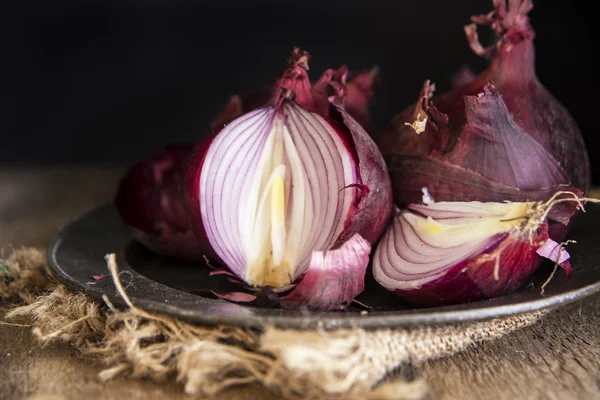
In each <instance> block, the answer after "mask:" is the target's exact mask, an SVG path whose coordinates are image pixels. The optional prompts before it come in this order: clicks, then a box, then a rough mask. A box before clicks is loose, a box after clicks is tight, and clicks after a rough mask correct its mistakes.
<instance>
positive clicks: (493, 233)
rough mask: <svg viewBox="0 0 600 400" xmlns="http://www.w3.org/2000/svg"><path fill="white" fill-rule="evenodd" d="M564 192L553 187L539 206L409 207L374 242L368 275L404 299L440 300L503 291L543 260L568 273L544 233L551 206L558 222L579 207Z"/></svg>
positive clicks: (455, 204) (468, 298)
mask: <svg viewBox="0 0 600 400" xmlns="http://www.w3.org/2000/svg"><path fill="white" fill-rule="evenodd" d="M564 196H568V195H567V194H566V193H561V192H557V193H556V194H555V196H553V197H552V198H551V200H549V201H547V202H543V203H542V202H517V203H510V202H503V203H494V202H487V203H482V202H477V201H471V202H445V201H443V202H438V203H431V204H426V205H425V204H411V205H410V206H409V207H408V208H407V209H405V210H404V211H402V212H401V213H400V214H399V215H398V216H397V217H396V218H395V219H394V220H393V222H392V224H391V226H390V228H388V230H387V231H386V232H385V234H384V235H383V237H382V239H381V241H380V242H379V245H378V247H377V249H376V251H375V256H374V260H373V274H374V276H375V279H376V280H377V281H378V282H379V283H380V284H381V285H382V286H384V287H385V288H386V289H388V290H391V291H394V292H395V293H396V294H398V295H400V296H401V297H403V298H405V299H407V300H408V301H411V302H413V303H416V304H420V305H439V304H445V303H459V302H465V301H473V300H479V299H484V298H490V297H496V296H499V295H502V294H506V293H510V292H512V291H514V290H516V289H517V288H519V287H520V286H521V285H522V284H523V283H525V282H527V280H528V279H529V278H530V277H531V275H532V274H533V272H534V271H535V270H536V269H537V268H538V266H539V264H540V262H541V260H542V258H543V257H546V258H550V259H553V260H555V261H557V262H558V263H559V264H560V265H561V266H563V268H565V269H566V270H567V272H568V273H570V264H568V256H566V255H565V253H566V251H564V249H562V250H561V251H560V252H559V251H558V250H557V246H556V243H555V242H554V241H552V240H551V239H550V238H549V236H548V218H553V217H554V215H556V214H551V210H552V208H553V207H554V206H555V205H558V204H562V205H563V206H566V208H564V209H563V210H562V212H561V213H560V214H558V215H559V216H560V218H559V219H560V220H563V221H564V219H563V216H565V215H568V216H572V215H573V213H574V212H575V211H576V209H577V207H578V205H579V203H578V198H577V195H575V194H573V196H574V197H564ZM571 200H573V201H571ZM566 221H567V222H568V219H567V220H566Z"/></svg>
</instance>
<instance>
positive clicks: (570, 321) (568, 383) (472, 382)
mask: <svg viewBox="0 0 600 400" xmlns="http://www.w3.org/2000/svg"><path fill="white" fill-rule="evenodd" d="M123 171H124V168H122V167H117V166H94V167H91V166H69V167H52V168H18V169H17V168H15V169H6V168H5V169H3V170H1V171H0V247H6V246H9V245H12V246H14V247H21V246H38V247H45V246H47V245H48V243H49V241H50V239H51V238H52V236H53V235H54V233H55V232H56V230H57V229H58V228H59V227H60V226H61V225H63V224H64V223H66V222H67V221H68V220H69V219H71V218H73V217H75V216H77V215H79V214H81V213H82V212H84V211H86V210H88V209H89V208H91V207H93V206H95V205H97V204H100V203H102V202H104V201H108V200H110V199H111V198H112V196H113V194H114V188H115V186H116V182H117V181H118V179H119V177H120V175H121V174H122V173H123ZM599 262H600V260H599ZM575 268H576V266H575ZM599 307H600V297H599V296H594V297H592V298H589V299H587V300H585V301H583V302H579V303H576V304H574V305H572V306H569V307H567V308H564V309H562V310H559V311H557V312H554V313H552V314H550V315H548V316H547V317H545V318H544V319H543V320H542V321H541V322H540V323H538V324H536V325H534V326H531V327H528V328H524V329H522V330H521V331H518V332H516V333H514V334H510V335H507V336H505V337H503V338H501V339H499V340H496V341H493V342H486V343H483V344H480V345H477V346H473V347H472V348H470V349H469V350H467V351H464V352H462V353H460V354H457V355H455V356H452V357H447V358H443V359H439V360H433V361H430V362H427V363H425V364H424V365H419V366H408V367H407V368H404V369H403V374H408V375H410V376H412V377H415V376H422V377H424V378H425V379H426V381H427V382H428V384H429V387H430V393H429V398H430V399H444V400H450V399H452V400H454V399H456V400H471V399H473V400H475V399H477V400H478V399H485V400H492V399H510V400H515V399H600V311H599ZM1 320H2V313H1V309H0V321H1ZM101 367H102V366H101V365H98V364H96V363H95V362H94V360H91V359H85V358H82V357H80V356H79V355H77V354H75V353H74V351H73V350H72V349H71V348H70V347H69V346H67V345H61V344H56V345H50V346H47V347H44V348H41V347H40V346H39V345H38V344H37V343H36V342H35V341H34V340H33V339H32V336H31V334H30V333H29V329H28V328H27V327H18V326H8V325H3V324H1V322H0V371H1V373H2V376H0V399H3V400H4V399H11V400H12V399H28V400H34V399H37V400H41V399H44V400H50V399H54V400H64V399H69V400H74V399H86V398H87V399H90V398H94V399H102V400H112V399H127V400H138V399H161V400H162V399H167V398H168V399H190V398H193V397H190V396H186V395H184V394H183V391H182V389H181V386H179V385H178V384H176V383H173V382H161V383H156V382H149V381H141V380H126V379H121V378H120V379H116V380H114V381H111V382H109V383H102V382H100V381H99V380H97V378H96V374H97V373H98V372H99V371H100V369H101ZM276 398H277V397H276V396H274V395H272V394H269V393H267V392H266V391H265V390H263V389H262V388H260V387H245V388H238V389H232V390H230V391H228V392H226V393H223V394H222V395H220V396H218V397H217V399H234V400H237V399H267V400H268V399H276Z"/></svg>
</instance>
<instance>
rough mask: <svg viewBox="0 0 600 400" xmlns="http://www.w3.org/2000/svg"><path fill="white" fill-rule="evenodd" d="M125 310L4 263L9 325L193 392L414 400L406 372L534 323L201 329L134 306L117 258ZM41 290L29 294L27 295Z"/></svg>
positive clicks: (31, 259)
mask: <svg viewBox="0 0 600 400" xmlns="http://www.w3.org/2000/svg"><path fill="white" fill-rule="evenodd" d="M107 260H108V266H109V270H110V272H111V274H112V277H113V280H114V282H115V285H116V286H117V288H118V289H119V291H120V294H121V296H122V297H123V299H124V300H125V301H126V302H127V303H128V304H129V307H128V309H125V310H119V309H116V308H115V307H114V306H113V305H112V304H111V303H110V302H109V301H108V299H105V302H106V305H102V304H99V303H97V302H95V301H93V300H91V299H89V298H88V297H86V296H85V295H83V294H81V293H73V292H71V291H69V290H68V289H66V288H65V287H64V286H63V285H60V284H56V283H51V282H50V281H49V280H48V279H47V271H48V267H47V263H46V258H45V256H44V253H43V252H41V251H39V250H36V249H22V250H15V251H14V252H13V253H12V254H11V255H10V256H8V257H7V258H5V259H0V265H5V266H7V268H4V269H3V270H2V271H0V296H1V297H2V298H4V299H15V298H17V299H20V300H21V301H24V302H25V303H26V304H25V305H22V306H19V307H16V308H12V309H11V310H10V311H9V312H8V313H7V314H6V316H7V318H8V319H9V320H12V321H19V322H20V321H23V320H26V321H28V322H30V324H31V326H32V328H33V333H34V335H35V336H36V337H37V339H38V340H39V341H40V342H41V343H42V344H45V343H49V342H52V341H57V340H58V341H64V342H69V343H71V344H72V345H74V346H75V347H76V348H77V349H78V350H79V351H80V352H82V353H83V354H86V355H93V356H95V357H97V358H99V359H100V360H102V361H103V362H104V363H105V364H106V366H107V368H106V369H104V370H103V371H102V372H100V374H99V378H100V379H103V380H108V379H111V378H113V377H116V376H130V377H135V378H149V379H152V380H156V381H163V380H167V379H175V380H177V381H178V382H181V383H182V384H183V386H184V389H185V392H186V393H189V394H201V395H207V396H210V395H214V394H216V393H218V392H220V391H222V390H223V389H226V388H228V387H231V386H234V385H244V384H262V385H264V386H265V387H267V388H269V389H270V390H272V391H274V392H276V393H278V394H279V395H281V396H283V397H284V398H288V399H323V398H330V399H335V398H338V399H341V398H343V399H420V398H423V397H424V396H425V395H426V392H427V386H426V384H425V383H424V382H423V381H422V380H419V379H417V380H413V381H410V382H408V381H405V380H402V379H392V378H390V376H391V375H392V374H393V373H394V372H396V374H394V375H396V376H397V375H400V374H398V373H397V372H398V371H401V369H402V367H403V366H407V365H409V364H411V363H412V364H415V363H420V362H424V361H427V360H431V359H434V358H439V357H443V356H448V355H451V354H454V353H457V352H459V351H461V350H464V349H465V348H467V347H469V346H471V345H473V344H476V343H478V342H481V341H484V340H490V339H495V338H498V337H501V336H503V335H505V334H507V333H510V332H512V331H514V330H516V329H519V328H522V327H525V326H527V325H531V324H533V323H535V322H537V321H538V320H539V319H540V318H541V317H542V316H543V314H544V313H543V312H534V313H529V314H523V315H519V316H513V317H508V318H502V319H494V320H489V321H485V322H476V323H465V324H461V325H447V326H433V327H431V326H429V327H415V328H406V329H380V330H376V331H365V330H363V329H343V330H334V331H292V330H282V329H276V328H269V327H267V328H265V329H264V331H261V332H259V331H257V330H250V329H245V328H240V327H232V326H219V327H202V326H198V325H194V324H191V323H187V322H183V321H180V320H177V319H173V318H170V317H166V316H162V315H157V314H151V313H148V312H146V311H144V310H141V309H139V308H137V307H135V306H134V305H133V304H131V303H130V301H129V299H128V297H127V294H126V293H125V291H124V289H123V287H122V286H121V284H120V280H119V275H118V272H117V265H116V263H115V262H114V256H111V255H109V256H108V257H107ZM39 290H46V294H43V295H39V296H37V297H34V296H33V295H32V293H36V292H38V291H39Z"/></svg>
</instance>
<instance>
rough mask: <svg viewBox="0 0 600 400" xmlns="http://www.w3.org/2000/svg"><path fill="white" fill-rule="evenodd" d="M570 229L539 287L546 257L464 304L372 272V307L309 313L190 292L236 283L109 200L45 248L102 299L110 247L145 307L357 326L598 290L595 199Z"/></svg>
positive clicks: (110, 289)
mask: <svg viewBox="0 0 600 400" xmlns="http://www.w3.org/2000/svg"><path fill="white" fill-rule="evenodd" d="M587 208H588V213H587V214H585V215H579V216H578V218H577V220H576V221H575V224H574V227H573V229H572V231H571V233H570V234H569V238H570V239H574V240H576V241H577V243H576V244H571V245H570V246H569V252H570V253H571V255H572V257H571V262H572V265H573V274H572V276H571V278H570V279H567V278H566V275H565V272H564V271H562V270H559V271H558V272H557V273H556V275H555V276H554V278H553V280H552V282H551V283H550V284H549V285H548V286H547V287H546V290H545V294H544V295H542V294H540V285H541V282H544V281H545V280H546V278H547V277H548V276H549V273H550V271H551V270H552V267H553V264H552V263H551V262H546V263H545V264H543V265H542V267H541V268H540V269H539V270H538V271H537V272H536V274H535V276H534V278H533V280H532V282H531V283H530V284H529V285H527V286H526V287H524V288H522V289H521V290H519V291H517V292H515V293H513V294H511V295H507V296H503V297H499V298H495V299H491V300H484V301H478V302H472V303H468V304H461V305H454V306H444V307H435V308H414V307H412V306H410V305H407V304H405V303H403V302H402V301H401V300H400V299H399V298H397V297H396V296H394V295H392V294H391V293H389V292H387V291H386V290H385V289H383V288H381V287H380V286H378V285H377V283H376V282H374V281H373V280H372V278H371V274H370V273H369V271H368V273H367V275H368V279H367V284H366V288H365V292H364V293H362V294H361V295H360V296H359V297H358V299H357V300H359V301H361V302H362V303H365V304H367V305H369V306H371V307H373V310H372V311H369V312H368V313H366V314H365V313H361V312H360V310H358V309H356V308H349V309H347V310H345V311H339V312H327V313H312V312H307V311H289V310H282V309H275V308H260V307H251V306H245V305H239V304H233V303H229V302H227V301H224V300H213V299H209V298H205V297H201V296H197V295H194V294H190V292H191V291H193V290H195V289H213V290H215V291H217V292H224V291H230V290H235V286H230V285H232V284H231V283H230V282H228V281H227V280H226V279H224V278H223V277H222V276H216V277H215V276H213V277H209V276H208V273H209V271H210V269H209V268H208V267H207V266H205V265H198V264H191V263H186V262H182V261H178V260H173V259H169V258H165V257H158V256H155V255H154V254H152V253H151V252H150V251H148V250H146V249H145V248H143V247H142V246H141V245H139V244H137V243H136V242H134V241H133V240H132V238H131V235H130V233H129V230H128V228H127V227H126V226H125V225H124V224H123V223H122V222H121V220H120V218H119V217H118V215H117V212H116V210H115V209H114V207H113V206H112V205H111V204H106V205H103V206H101V207H99V208H96V209H94V210H92V211H90V212H89V213H87V214H85V215H83V216H81V217H80V218H78V219H76V220H74V221H72V222H71V223H69V224H67V225H66V226H65V227H64V228H63V229H62V230H61V231H60V232H59V233H58V234H57V235H56V237H55V238H54V240H53V242H52V244H51V246H50V248H49V259H50V265H51V267H52V268H53V270H54V271H55V272H56V275H57V276H58V278H59V279H60V280H61V281H62V282H63V283H64V284H65V285H67V286H68V287H70V288H71V289H74V290H79V291H82V292H85V293H87V294H88V295H89V296H91V297H93V298H96V299H101V297H102V295H104V294H106V295H107V296H108V297H109V298H110V299H111V301H112V302H114V303H117V304H124V303H123V301H122V299H121V298H120V297H119V296H118V294H117V292H116V290H115V287H114V285H113V282H112V280H111V279H110V278H106V279H102V280H99V281H94V279H93V278H92V276H94V275H101V274H106V273H107V267H106V262H105V259H104V256H105V255H106V254H107V253H116V254H117V262H118V264H119V270H120V271H127V272H128V273H125V274H122V275H121V276H122V281H123V284H124V286H126V291H127V293H128V294H129V296H130V298H131V300H132V301H133V303H134V304H135V305H137V306H139V307H141V308H143V309H145V310H147V311H154V312H159V313H164V314H169V315H172V316H175V317H179V318H183V319H187V320H191V321H195V322H198V323H202V324H230V325H240V326H246V327H263V326H265V325H274V326H278V327H284V328H296V329H312V328H317V327H322V328H341V327H345V328H347V327H363V328H381V327H398V326H409V325H415V324H445V323H454V322H461V321H473V320H483V319H488V318H494V317H501V316H507V315H512V314H519V313H523V312H528V311H535V310H542V309H551V308H556V307H559V306H562V305H564V304H567V303H571V302H573V301H575V300H578V299H581V298H583V297H585V296H588V295H591V294H593V293H595V292H598V291H599V290H600V243H599V240H598V239H599V238H600V234H598V232H597V231H596V228H597V227H598V225H599V224H598V223H599V222H600V207H598V206H594V205H589V206H587Z"/></svg>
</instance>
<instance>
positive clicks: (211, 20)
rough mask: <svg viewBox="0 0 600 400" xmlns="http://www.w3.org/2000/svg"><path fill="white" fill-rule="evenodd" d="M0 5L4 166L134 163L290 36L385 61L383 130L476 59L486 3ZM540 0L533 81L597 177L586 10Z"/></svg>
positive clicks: (324, 59) (328, 50) (283, 53)
mask: <svg viewBox="0 0 600 400" xmlns="http://www.w3.org/2000/svg"><path fill="white" fill-rule="evenodd" d="M1 4H2V5H0V44H1V50H2V56H1V62H0V65H1V66H0V98H1V99H2V100H1V102H0V107H1V108H0V135H1V138H2V141H1V142H0V143H1V147H0V148H1V149H2V152H1V154H2V155H1V157H0V163H2V164H5V165H6V164H15V163H17V164H42V163H43V164H48V163H53V164H56V163H61V164H64V163H73V162H89V161H93V162H108V163H112V162H115V163H117V162H120V163H122V162H132V161H134V160H136V159H139V158H141V157H144V156H147V155H149V154H152V153H153V152H155V151H157V150H159V149H160V148H161V147H162V146H163V145H164V144H165V143H169V142H185V141H190V140H192V141H196V140H198V139H199V138H201V137H202V135H204V134H205V133H206V132H207V131H208V124H209V122H210V121H211V119H212V117H214V116H215V114H216V113H217V112H218V111H219V110H220V109H221V107H222V106H223V105H224V104H225V102H226V101H227V99H228V98H229V96H230V95H231V94H233V93H241V94H243V93H247V92H249V91H252V90H253V89H256V88H258V87H261V86H263V85H268V84H271V83H272V82H274V80H275V78H276V77H277V76H278V75H279V74H280V73H281V72H282V68H283V62H284V60H285V59H286V57H287V56H288V54H289V52H290V50H291V48H292V46H294V45H297V46H300V47H302V48H303V49H306V50H308V51H309V52H310V53H311V54H312V59H311V72H310V73H311V77H312V78H313V79H316V78H318V76H319V75H320V74H321V72H322V71H323V70H324V69H326V68H328V67H338V66H340V65H341V64H347V65H349V67H350V68H352V69H363V68H370V67H371V66H373V65H379V67H380V68H381V71H382V83H381V85H380V86H379V87H378V89H377V93H376V98H375V102H374V104H373V108H372V110H373V112H372V115H373V119H374V122H375V125H376V127H377V128H379V129H383V128H384V127H385V125H386V123H387V122H388V121H389V120H390V119H391V118H392V117H393V116H394V115H395V114H396V113H397V112H398V111H400V110H401V109H403V108H404V107H405V106H407V105H408V104H410V103H412V102H414V101H415V100H416V98H417V94H418V92H419V90H420V87H421V85H422V83H423V81H424V80H425V79H432V80H433V81H434V82H435V83H436V84H437V87H438V90H444V89H445V88H447V87H448V85H449V78H450V76H451V74H452V73H454V72H455V71H456V70H458V69H459V67H461V66H462V65H463V64H465V63H468V64H471V65H472V66H474V67H475V68H481V67H482V66H484V65H485V64H484V62H483V60H481V59H479V58H478V57H477V56H475V55H474V54H473V53H472V52H471V50H470V49H469V47H468V45H467V42H466V40H465V37H464V33H463V30H462V27H463V25H464V24H466V23H468V21H469V16H470V15H471V14H480V13H487V12H488V11H490V10H491V9H492V4H491V1H487V0H461V1H448V0H421V1H399V0H397V1H392V0H388V1H382V0H370V1H368V0H346V1H327V0H303V1H297V0H294V1H283V0H280V1H273V2H267V1H264V0H258V1H257V0H255V1H242V0H236V1H234V0H220V1H218V2H217V1H204V2H201V1H199V2H192V1H151V0H136V1H133V0H120V1H114V2H111V1H96V2H86V1H72V2H68V1H65V2H34V3H31V2H25V1H8V2H6V1H3V2H1ZM584 5H585V4H584V3H583V2H573V1H566V0H564V1H559V0H538V1H536V2H535V9H534V10H533V11H532V13H531V14H530V15H531V20H532V24H533V27H534V29H535V30H536V32H537V37H536V49H537V72H538V75H539V78H540V80H541V82H542V83H543V84H544V85H546V87H548V88H549V90H550V91H551V92H552V93H553V94H554V95H555V97H556V98H558V99H559V101H561V102H562V103H563V104H564V105H565V106H566V107H567V108H568V109H569V110H570V111H571V113H572V115H573V116H574V118H575V119H576V121H577V122H578V124H579V126H580V128H581V130H582V132H583V134H584V137H585V140H586V143H587V145H588V150H589V153H590V156H591V160H592V166H593V170H594V176H595V179H594V180H595V183H600V159H598V160H596V159H595V153H596V150H597V149H598V145H596V144H595V143H594V142H593V141H594V137H595V135H596V132H595V131H596V129H597V127H596V124H595V123H594V120H595V119H596V117H597V114H598V111H596V108H597V106H596V103H597V101H596V100H592V98H593V97H594V96H595V94H594V92H595V89H596V85H595V80H596V77H595V74H594V73H595V70H596V65H595V64H594V62H592V57H593V56H594V52H595V51H597V50H598V43H597V41H596V40H595V39H594V38H592V37H591V34H592V32H591V30H592V25H591V19H592V12H591V11H590V10H589V9H587V8H586V7H584Z"/></svg>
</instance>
